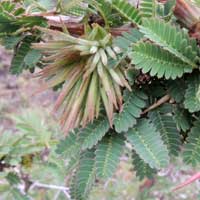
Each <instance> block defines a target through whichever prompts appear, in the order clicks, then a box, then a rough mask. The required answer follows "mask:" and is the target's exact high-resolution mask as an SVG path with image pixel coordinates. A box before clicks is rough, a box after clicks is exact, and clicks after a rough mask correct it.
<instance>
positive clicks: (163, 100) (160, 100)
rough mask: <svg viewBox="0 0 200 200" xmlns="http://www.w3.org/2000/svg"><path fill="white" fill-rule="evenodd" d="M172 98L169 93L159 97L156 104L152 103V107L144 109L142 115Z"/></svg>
mask: <svg viewBox="0 0 200 200" xmlns="http://www.w3.org/2000/svg"><path fill="white" fill-rule="evenodd" d="M170 98H171V97H170V95H169V94H167V95H165V96H163V97H162V98H161V99H159V100H158V101H156V102H155V103H154V104H152V105H151V106H150V107H148V108H147V109H146V110H144V111H143V112H142V114H141V115H144V114H146V113H148V112H149V111H151V110H154V109H155V108H157V107H159V106H161V105H162V104H164V103H166V102H168V101H169V100H170Z"/></svg>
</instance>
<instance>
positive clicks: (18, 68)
mask: <svg viewBox="0 0 200 200" xmlns="http://www.w3.org/2000/svg"><path fill="white" fill-rule="evenodd" d="M34 40H35V39H34V38H33V37H32V36H26V37H25V38H24V39H23V40H22V41H21V42H20V44H18V45H19V48H17V49H16V51H15V54H14V57H13V59H12V63H11V68H10V72H11V73H12V74H18V75H19V74H20V73H22V71H23V70H24V69H27V68H31V67H32V65H33V62H34V63H35V62H36V63H37V62H38V61H39V58H40V57H41V56H38V57H37V58H36V60H35V61H34V60H30V58H29V57H30V56H31V55H30V52H31V51H32V50H31V43H32V42H33V41H34ZM32 56H33V55H32ZM32 61H33V62H32ZM29 62H30V63H29ZM29 65H30V66H29Z"/></svg>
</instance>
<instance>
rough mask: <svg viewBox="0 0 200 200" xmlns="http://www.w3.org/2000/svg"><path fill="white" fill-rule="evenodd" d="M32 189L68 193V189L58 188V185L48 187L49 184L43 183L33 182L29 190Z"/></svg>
mask: <svg viewBox="0 0 200 200" xmlns="http://www.w3.org/2000/svg"><path fill="white" fill-rule="evenodd" d="M34 187H38V188H47V189H54V190H61V191H69V188H68V187H64V186H58V185H49V184H44V183H39V182H34V183H33V184H32V186H31V188H30V189H33V188H34Z"/></svg>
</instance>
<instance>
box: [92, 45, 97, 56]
mask: <svg viewBox="0 0 200 200" xmlns="http://www.w3.org/2000/svg"><path fill="white" fill-rule="evenodd" d="M97 50H98V47H96V46H92V47H91V49H90V53H91V54H94V53H96V52H97Z"/></svg>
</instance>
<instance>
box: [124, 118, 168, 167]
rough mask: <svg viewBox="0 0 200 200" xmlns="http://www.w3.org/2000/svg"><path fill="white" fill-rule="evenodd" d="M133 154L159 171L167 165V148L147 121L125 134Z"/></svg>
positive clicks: (141, 122) (140, 122)
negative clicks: (133, 151)
mask: <svg viewBox="0 0 200 200" xmlns="http://www.w3.org/2000/svg"><path fill="white" fill-rule="evenodd" d="M126 137H127V140H128V141H129V142H130V143H131V144H132V146H133V149H134V150H135V152H136V153H137V154H138V155H139V156H140V158H142V159H143V160H144V162H145V163H147V164H149V166H150V167H151V168H156V169H160V168H162V167H166V166H167V165H168V163H169V156H168V150H167V147H166V146H165V145H164V143H163V141H162V139H161V136H160V133H159V132H158V131H157V130H156V128H155V127H154V126H153V124H151V123H150V122H149V121H148V120H142V121H139V123H138V124H137V125H136V126H135V127H134V128H132V129H129V131H128V132H127V134H126Z"/></svg>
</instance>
